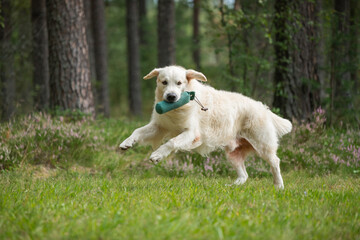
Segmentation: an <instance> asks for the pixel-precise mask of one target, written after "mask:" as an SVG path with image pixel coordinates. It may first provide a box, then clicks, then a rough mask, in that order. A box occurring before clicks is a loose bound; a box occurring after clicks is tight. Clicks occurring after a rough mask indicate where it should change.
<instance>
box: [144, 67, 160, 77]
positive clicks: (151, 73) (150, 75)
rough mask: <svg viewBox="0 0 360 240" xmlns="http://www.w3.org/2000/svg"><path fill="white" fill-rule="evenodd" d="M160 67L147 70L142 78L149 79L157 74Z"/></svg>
mask: <svg viewBox="0 0 360 240" xmlns="http://www.w3.org/2000/svg"><path fill="white" fill-rule="evenodd" d="M159 71H160V68H154V69H153V70H152V71H151V72H149V73H148V74H147V75H146V76H145V77H144V79H150V78H153V77H157V76H158V75H159Z"/></svg>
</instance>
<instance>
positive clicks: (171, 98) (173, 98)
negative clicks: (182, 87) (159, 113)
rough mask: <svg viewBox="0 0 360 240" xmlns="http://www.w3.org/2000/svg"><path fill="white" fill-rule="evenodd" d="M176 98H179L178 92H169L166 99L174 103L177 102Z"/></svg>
mask: <svg viewBox="0 0 360 240" xmlns="http://www.w3.org/2000/svg"><path fill="white" fill-rule="evenodd" d="M176 99H177V96H176V94H175V93H168V94H167V95H166V99H165V100H166V101H167V102H170V103H173V102H176Z"/></svg>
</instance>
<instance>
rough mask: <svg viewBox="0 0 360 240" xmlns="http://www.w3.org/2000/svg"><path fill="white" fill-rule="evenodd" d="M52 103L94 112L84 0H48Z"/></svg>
mask: <svg viewBox="0 0 360 240" xmlns="http://www.w3.org/2000/svg"><path fill="white" fill-rule="evenodd" d="M46 3H47V5H46V7H47V10H48V14H47V23H48V26H51V27H49V28H48V34H49V69H50V107H51V108H53V109H54V108H57V107H59V108H60V109H61V110H66V109H70V110H80V111H82V112H84V113H87V114H91V115H94V114H95V109H94V102H93V94H92V91H91V81H90V69H89V51H88V45H87V40H86V21H85V15H84V5H83V1H81V0H79V1H73V0H47V2H46Z"/></svg>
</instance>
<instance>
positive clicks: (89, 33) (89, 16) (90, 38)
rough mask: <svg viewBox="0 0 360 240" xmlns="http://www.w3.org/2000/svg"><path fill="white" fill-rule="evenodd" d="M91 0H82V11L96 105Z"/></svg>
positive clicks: (97, 100) (96, 103)
mask: <svg viewBox="0 0 360 240" xmlns="http://www.w3.org/2000/svg"><path fill="white" fill-rule="evenodd" d="M91 5H92V4H91V0H86V1H84V12H85V19H86V39H87V44H88V48H89V61H90V79H91V85H92V86H93V88H92V90H93V98H94V104H95V106H97V105H98V102H99V99H98V96H97V92H96V90H97V88H96V70H95V69H96V67H95V50H94V38H93V30H92V27H93V22H92V13H91Z"/></svg>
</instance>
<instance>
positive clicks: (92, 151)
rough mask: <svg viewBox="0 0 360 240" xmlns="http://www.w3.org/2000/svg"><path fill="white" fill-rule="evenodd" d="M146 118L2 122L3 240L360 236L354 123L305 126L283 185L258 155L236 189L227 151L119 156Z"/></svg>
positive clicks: (288, 151) (287, 154)
mask: <svg viewBox="0 0 360 240" xmlns="http://www.w3.org/2000/svg"><path fill="white" fill-rule="evenodd" d="M142 124H143V123H141V122H138V121H135V122H134V121H133V122H129V121H127V120H126V119H123V120H114V119H110V120H100V121H87V120H82V119H81V116H80V119H76V120H74V119H71V118H63V117H55V118H50V117H49V116H46V115H45V116H39V115H33V116H29V117H24V118H21V119H18V120H16V121H14V122H11V123H7V124H2V125H0V126H1V128H0V138H1V139H0V168H1V166H2V168H3V170H2V171H0V239H359V238H360V216H359V212H360V205H359V199H360V187H359V186H360V178H359V171H358V164H359V161H358V149H359V142H358V141H359V140H358V139H357V137H356V136H358V135H357V133H356V131H354V132H350V131H349V130H347V131H342V132H341V133H339V132H338V131H334V130H331V129H330V130H324V129H323V130H321V131H324V132H323V133H321V131H320V130H319V128H318V127H316V128H315V127H312V126H310V127H309V129H310V130H306V127H305V128H301V126H300V127H299V128H300V129H302V130H301V131H302V132H303V133H302V132H301V131H300V133H295V134H297V135H296V136H289V139H287V140H286V139H285V140H286V141H287V143H288V144H287V145H289V146H291V148H287V147H286V146H285V145H284V144H283V145H282V147H281V149H280V152H279V153H280V154H281V155H282V156H281V158H282V159H284V160H285V161H284V165H283V169H285V170H284V171H283V178H284V182H285V190H283V191H276V190H275V189H274V187H273V184H272V177H271V174H270V173H269V172H268V171H267V170H264V168H266V169H267V168H268V166H267V165H266V164H265V165H261V163H262V162H259V161H258V159H253V160H254V161H255V164H253V163H251V161H248V166H249V165H250V166H249V167H248V169H249V175H250V176H251V177H250V178H249V180H248V181H247V182H246V184H245V185H243V186H226V184H229V183H231V182H232V181H234V179H235V172H234V171H233V170H232V169H231V168H230V167H229V165H228V164H227V163H226V161H223V160H222V158H223V155H222V154H221V153H215V154H214V155H212V156H209V157H208V158H202V157H200V156H198V155H188V154H184V153H183V154H177V155H173V156H171V157H170V158H169V159H167V160H164V161H163V162H162V163H161V164H160V165H157V166H154V165H152V164H150V163H149V162H148V161H147V159H148V157H149V155H150V152H151V150H150V148H149V147H137V148H135V149H131V150H129V151H127V152H126V153H122V152H119V151H118V150H117V145H118V144H119V143H120V141H121V140H123V139H124V138H125V137H126V136H128V135H129V134H130V133H131V131H132V130H133V129H134V128H136V127H138V126H140V125H142ZM314 129H315V130H314ZM311 131H315V133H313V134H317V136H318V137H317V142H316V143H313V142H312V140H308V139H307V136H308V134H310V133H311ZM342 135H344V136H343V137H342ZM337 137H340V138H341V139H342V138H343V139H344V140H343V141H342V143H341V144H339V145H336V142H334V141H333V139H334V138H337ZM292 139H295V140H296V141H301V142H298V143H297V144H299V149H296V148H295V147H294V146H295V145H296V144H295V143H294V142H292V141H293V140H292ZM299 139H300V140H299ZM295 140H294V141H295ZM323 141H324V142H325V141H326V142H328V145H326V146H330V144H332V145H333V146H334V147H333V149H334V151H332V152H330V151H331V150H329V149H331V148H329V147H328V148H327V149H326V151H325V150H321V148H319V146H318V145H321V144H322V142H323ZM289 143H290V144H289ZM315 144H317V145H315ZM59 145H61V146H62V147H61V148H59ZM314 146H315V147H314ZM350 146H351V147H350ZM301 149H303V150H301ZM312 149H313V150H312ZM342 149H344V150H342ZM354 149H355V151H354ZM302 151H306V152H311V151H313V154H314V156H315V157H316V158H315V157H314V159H315V160H316V161H313V162H310V160H311V158H310V159H309V158H306V159H304V160H302V159H301V154H300V153H301V152H302ZM335 153H336V157H337V158H336V161H331V159H332V157H333V155H332V154H335ZM309 154H310V153H309ZM306 156H307V155H306ZM351 156H353V157H351ZM307 157H308V156H307ZM291 159H296V160H297V162H299V163H298V164H296V163H295V161H294V160H291ZM302 161H303V162H302ZM319 161H320V162H321V163H322V164H320V165H319V164H318V162H319ZM325 161H328V162H331V164H330V163H329V164H328V165H326V164H327V163H326V162H325ZM334 164H335V165H334ZM349 164H350V166H347V165H349ZM324 165H326V167H325V168H324V167H323V166H324ZM309 166H311V167H309ZM323 169H326V170H323Z"/></svg>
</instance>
